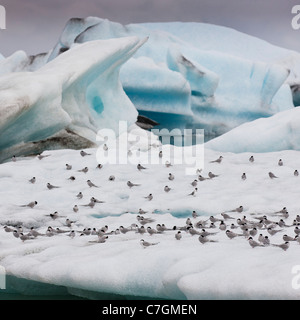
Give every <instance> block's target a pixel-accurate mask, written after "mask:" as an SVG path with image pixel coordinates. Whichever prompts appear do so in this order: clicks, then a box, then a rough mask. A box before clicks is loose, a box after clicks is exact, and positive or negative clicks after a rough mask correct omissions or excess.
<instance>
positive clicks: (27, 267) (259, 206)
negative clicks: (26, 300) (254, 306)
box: [0, 146, 300, 299]
mask: <svg viewBox="0 0 300 320" xmlns="http://www.w3.org/2000/svg"><path fill="white" fill-rule="evenodd" d="M161 148H162V150H163V154H164V156H163V158H162V159H161V162H162V163H161V164H152V165H151V164H144V163H145V161H146V159H147V156H148V155H147V153H142V156H141V159H143V157H144V159H145V160H144V163H143V162H142V164H144V166H145V167H146V168H147V169H145V170H142V171H139V170H137V168H136V164H127V165H109V164H104V165H103V168H102V169H98V168H96V166H97V164H98V162H97V161H96V152H97V149H88V150H85V151H87V152H88V153H91V154H92V155H90V156H85V157H82V156H81V155H80V153H79V151H75V150H58V151H53V150H52V151H46V152H44V155H50V156H49V157H46V158H44V159H42V160H39V159H38V158H37V157H31V158H17V161H16V162H9V163H5V164H2V165H1V166H0V183H1V186H2V188H1V191H0V193H1V196H0V199H1V201H0V212H1V214H0V223H1V226H2V227H1V229H0V247H1V251H0V264H1V265H2V266H4V267H5V269H6V272H7V273H8V274H9V275H14V276H17V277H20V278H25V279H30V280H35V281H38V282H43V283H49V284H56V285H60V286H65V287H67V288H70V289H69V290H70V292H72V293H77V294H80V295H83V296H88V297H90V296H91V292H101V293H103V292H106V293H114V294H120V295H122V296H143V297H150V298H167V299H215V298H225V299H227V298H240V299H243V298H244V299H249V298H250V299H251V298H253V299H264V298H274V299H299V297H300V296H299V294H300V293H299V290H298V291H297V290H295V289H293V287H292V280H293V277H294V276H295V275H293V274H292V273H291V270H292V268H293V266H295V265H298V264H299V258H298V256H299V255H298V252H299V250H300V246H299V243H298V242H297V241H291V242H290V248H289V249H288V250H287V251H283V250H282V249H280V248H278V247H273V246H266V247H257V248H254V249H253V248H251V247H250V245H249V243H248V240H247V238H248V237H244V236H239V237H237V238H234V239H232V240H231V239H229V238H228V237H227V236H226V234H225V231H220V230H219V222H215V226H216V228H209V225H210V221H208V224H207V226H206V228H205V229H206V231H209V232H216V235H213V236H209V237H208V239H210V240H216V241H218V242H212V243H206V244H204V245H203V244H201V243H200V242H199V241H198V235H194V236H192V235H191V234H189V232H186V231H184V230H182V231H181V233H182V239H181V240H179V241H178V240H176V239H175V234H176V233H177V231H178V229H177V230H172V229H173V227H174V226H177V228H179V227H184V226H186V220H187V218H188V217H189V218H190V219H191V222H192V223H193V224H194V226H195V227H194V229H195V230H197V231H198V232H200V231H201V228H196V223H197V222H198V221H200V220H207V219H209V217H210V216H214V217H215V218H219V219H223V217H222V216H221V215H220V214H221V213H222V212H227V213H228V214H229V215H231V216H232V217H233V218H234V220H225V223H226V225H227V229H230V224H231V223H234V224H235V225H237V219H238V218H241V219H242V218H243V216H244V215H245V216H246V217H247V219H248V220H250V221H252V222H253V221H255V222H258V221H259V220H256V218H257V217H259V216H263V215H267V217H268V218H269V219H270V220H272V221H279V219H281V218H282V217H281V216H280V214H274V212H276V211H279V210H281V209H282V208H283V207H287V210H288V212H289V217H288V218H287V219H285V218H283V219H284V221H285V222H286V224H287V225H291V224H292V222H293V219H295V218H296V215H297V214H298V213H299V201H298V199H299V184H300V180H299V179H300V177H296V176H294V170H295V169H297V168H298V165H299V163H300V153H299V151H282V152H270V153H255V154H253V155H254V159H255V161H254V162H253V163H251V162H249V157H250V156H251V155H252V154H251V153H241V154H233V153H229V152H223V153H222V154H220V153H218V152H215V151H211V150H209V149H205V159H204V160H205V161H204V163H205V165H204V168H203V170H202V172H201V175H202V176H204V177H208V172H210V171H211V172H213V173H214V174H217V175H219V176H218V177H216V178H213V179H207V180H205V181H198V186H197V187H198V192H197V195H196V196H195V197H193V196H189V195H188V194H189V193H191V192H192V191H193V190H194V187H193V186H191V182H192V181H193V180H194V179H197V178H198V175H197V174H195V175H194V176H188V175H186V174H185V165H173V166H171V167H169V168H167V167H166V166H165V161H167V160H170V161H171V163H174V159H169V158H166V156H165V152H164V150H165V148H167V146H162V147H161ZM159 150H160V147H156V148H154V147H153V148H152V149H151V150H150V151H149V152H151V153H152V156H153V157H157V158H158V152H159ZM220 155H222V156H223V161H222V162H221V163H220V164H219V163H210V161H212V160H215V159H217V158H218V157H219V156H220ZM133 157H134V155H133ZM280 158H281V159H282V160H283V163H284V165H283V166H278V160H279V159H280ZM66 163H68V164H71V165H72V169H71V170H66V167H65V164H66ZM84 167H88V168H89V171H88V172H87V173H86V174H85V173H82V172H78V170H80V169H82V168H84ZM298 169H299V168H298ZM269 171H272V172H273V173H274V174H275V175H277V176H278V177H279V178H278V179H270V178H269V176H268V172H269ZM170 172H171V173H172V174H174V176H175V179H174V180H173V181H169V180H168V174H169V173H170ZM244 172H245V173H246V175H247V179H246V180H245V181H244V180H242V179H241V175H242V173H244ZM111 175H114V176H115V180H114V181H109V180H108V178H109V177H110V176H111ZM33 176H35V177H36V183H35V184H31V183H30V182H29V181H28V180H29V179H31V178H32V177H33ZM70 176H75V178H76V180H75V181H71V180H68V178H69V177H70ZM88 179H90V180H91V181H92V182H93V183H94V184H95V185H97V186H99V188H95V187H92V188H90V187H89V186H88V185H87V183H86V181H87V180H88ZM128 180H130V181H131V182H133V183H136V184H140V186H136V187H133V188H129V187H128V186H127V181H128ZM48 182H50V183H51V184H53V185H56V186H59V187H60V188H58V189H53V190H48V188H47V187H46V184H47V183H48ZM165 185H168V186H169V187H170V188H171V191H170V192H168V193H166V192H164V190H163V189H164V186H165ZM80 191H81V192H82V193H83V198H82V199H81V200H78V199H77V198H76V195H77V194H78V192H80ZM149 193H152V194H153V197H154V198H153V200H152V201H148V200H147V199H145V197H146V196H147V195H148V194H149ZM91 197H95V198H97V199H98V200H100V201H104V202H105V203H101V204H96V205H95V207H94V208H90V207H85V206H82V205H86V204H88V203H89V202H90V198H91ZM31 201H37V202H38V204H37V205H36V206H35V207H34V208H22V207H20V205H24V204H28V203H29V202H31ZM75 204H77V205H78V207H79V211H78V212H77V213H75V212H73V210H72V208H73V206H74V205H75ZM241 205H242V206H243V207H244V210H243V212H242V213H238V212H230V211H231V210H233V209H235V208H238V207H239V206H241ZM140 208H142V209H143V210H145V211H147V213H146V214H144V216H145V217H147V218H151V219H153V220H154V221H153V222H150V223H148V224H146V225H145V227H146V228H147V227H148V226H151V227H152V228H154V229H155V228H156V225H157V224H158V223H159V224H165V226H166V227H167V228H168V229H171V230H167V231H164V232H163V233H157V234H154V235H150V234H148V233H147V232H146V233H145V234H143V235H141V234H138V233H137V232H136V229H135V227H134V228H133V231H129V232H127V233H126V234H122V233H121V234H113V231H115V230H116V229H118V228H120V226H124V227H126V228H128V227H129V228H130V227H132V226H133V225H134V224H137V225H138V226H141V224H140V222H138V220H137V216H138V215H139V213H138V211H139V209H140ZM193 210H195V211H196V212H197V214H198V215H199V216H198V217H197V218H192V211H193ZM55 211H57V212H58V218H57V219H55V220H53V219H52V218H51V217H50V214H51V213H54V212H55ZM66 218H69V219H70V220H72V221H74V223H73V224H72V227H71V228H69V227H67V226H66V224H65V220H66ZM223 220H224V219H223ZM4 225H7V226H10V227H11V228H12V229H16V228H17V227H19V226H22V227H23V233H24V234H27V233H28V232H29V230H30V228H31V227H34V228H35V229H36V230H37V231H38V232H40V233H42V234H45V233H46V230H47V228H48V226H51V227H52V228H57V227H58V228H60V229H61V230H65V231H67V233H63V234H56V235H54V236H52V237H48V236H38V237H37V238H35V239H30V240H26V241H24V242H22V241H21V240H20V239H18V238H15V237H14V236H13V234H12V233H11V232H5V230H4V228H3V227H4ZM105 225H107V226H108V230H107V233H108V239H107V240H106V242H105V243H92V242H90V241H95V240H96V239H97V236H96V235H84V236H80V232H82V231H83V230H84V228H96V229H97V230H98V229H100V228H102V227H104V226H105ZM268 226H270V225H268ZM279 229H281V228H280V227H278V226H276V227H275V228H274V230H279ZM282 229H283V230H282V232H279V233H278V234H276V235H274V236H270V235H269V234H268V232H267V230H266V228H265V227H263V228H262V229H261V230H260V229H259V230H258V234H259V233H262V234H263V235H264V236H265V235H268V236H269V239H270V240H271V243H272V244H281V243H283V242H284V241H283V239H282V236H283V235H284V234H285V233H286V234H288V235H289V236H292V237H295V233H294V226H291V227H284V228H282ZM71 230H76V235H75V237H74V238H73V239H72V238H70V237H69V236H68V234H69V232H70V231H71ZM77 231H79V232H77ZM233 231H234V232H236V233H239V234H240V233H241V232H242V231H241V229H240V228H238V229H235V230H233ZM111 232H112V233H111ZM258 234H257V236H255V237H253V238H254V239H255V240H256V241H257V238H258ZM141 239H144V240H146V241H148V242H151V243H158V244H157V245H155V246H151V247H148V248H146V249H143V248H142V247H141V245H140V240H141ZM20 290H21V289H20ZM23 290H24V289H23Z"/></svg>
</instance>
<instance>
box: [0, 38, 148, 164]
mask: <svg viewBox="0 0 300 320" xmlns="http://www.w3.org/2000/svg"><path fill="white" fill-rule="evenodd" d="M146 40H147V39H146V38H144V39H143V40H141V39H140V38H138V37H126V38H121V39H110V40H98V41H92V42H89V43H85V44H81V45H74V47H73V48H72V50H70V51H69V52H65V53H64V54H62V55H60V56H59V57H57V58H56V59H54V60H52V61H50V62H48V63H47V64H45V65H44V66H42V67H40V68H39V69H38V70H36V71H34V72H28V71H27V72H24V71H23V72H11V73H8V74H6V75H3V76H2V77H0V136H1V139H0V161H3V160H5V159H8V158H10V157H11V156H12V155H16V156H17V155H20V154H22V155H25V154H30V153H39V152H42V151H43V150H44V149H45V148H47V147H48V148H49V147H50V146H51V148H66V147H68V148H83V147H91V146H94V145H95V143H96V134H97V132H98V130H99V129H101V128H108V129H115V130H116V129H117V128H118V123H119V120H120V119H121V120H124V121H127V122H128V125H129V126H130V125H133V124H134V123H135V121H136V120H137V115H138V113H137V111H136V109H135V107H134V105H133V104H132V102H131V101H130V100H129V98H128V97H127V95H126V94H125V93H124V91H123V88H122V85H121V83H120V80H119V69H120V66H121V65H122V64H123V63H124V62H125V61H126V60H128V59H129V58H130V57H131V56H132V55H133V54H134V52H135V51H136V50H137V49H138V48H139V47H140V46H141V45H143V44H144V43H145V41H146ZM13 57H14V58H15V59H19V60H22V59H23V58H24V55H23V54H22V53H21V52H20V53H16V54H15V55H14V56H13ZM13 57H11V58H13ZM23 60H24V59H23ZM2 61H3V60H2ZM4 61H5V60H4ZM116 131H117V130H116Z"/></svg>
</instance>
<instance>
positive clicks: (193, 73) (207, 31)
mask: <svg viewBox="0 0 300 320" xmlns="http://www.w3.org/2000/svg"><path fill="white" fill-rule="evenodd" d="M84 24H86V29H84V27H83V25H84ZM76 30H78V35H77V36H75V34H74V32H75V31H76ZM128 35H131V36H132V35H136V36H139V37H145V36H149V41H148V42H147V43H146V44H145V45H144V46H143V47H142V48H140V50H138V51H137V52H136V54H135V55H134V56H133V57H132V59H130V60H129V61H128V62H127V63H125V64H124V67H123V68H122V69H121V73H120V78H121V81H122V84H123V87H124V90H125V92H126V93H127V95H128V96H129V97H130V99H131V100H132V101H133V102H134V104H135V106H136V108H137V109H138V111H139V112H140V114H143V115H146V116H149V117H150V118H152V119H154V120H156V121H158V122H159V123H161V125H162V126H164V127H166V128H169V127H170V122H171V123H173V125H177V126H178V127H180V128H203V129H205V130H206V134H209V135H212V136H217V135H221V134H223V133H225V132H227V131H229V130H231V129H232V128H235V127H237V126H239V125H240V124H242V123H245V122H247V121H252V120H255V119H258V118H260V117H269V116H272V115H273V114H275V113H277V112H280V111H283V110H288V109H291V108H293V107H294V104H293V92H292V91H291V89H290V86H292V85H294V86H295V85H296V84H299V79H300V77H299V75H300V55H299V54H298V53H296V52H293V51H289V50H286V49H283V48H279V47H276V46H273V45H271V44H269V43H267V42H265V41H263V40H260V39H257V38H255V37H251V36H248V35H245V34H242V33H240V32H237V31H235V30H232V29H229V28H225V27H219V26H214V25H209V24H203V23H177V22H174V23H147V24H129V25H126V26H124V25H122V24H119V23H116V22H111V21H108V20H104V19H100V18H89V20H88V21H87V22H86V21H85V20H76V21H73V20H72V21H70V22H69V23H68V24H67V25H66V28H65V30H64V31H63V33H62V35H61V37H60V40H59V42H58V44H57V45H56V47H55V48H54V50H53V53H52V58H54V57H55V55H54V53H58V52H59V51H60V50H61V49H63V47H64V45H62V43H68V45H67V46H70V43H72V41H74V42H75V43H85V42H88V41H93V40H95V39H107V38H118V37H124V36H128ZM176 86H177V90H174V88H176ZM178 95H179V96H178ZM170 120H171V121H170Z"/></svg>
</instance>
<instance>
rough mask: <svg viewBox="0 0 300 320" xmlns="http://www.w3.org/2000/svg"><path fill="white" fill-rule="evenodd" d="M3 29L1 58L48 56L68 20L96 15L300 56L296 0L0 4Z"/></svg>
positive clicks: (12, 0) (3, 0)
mask: <svg viewBox="0 0 300 320" xmlns="http://www.w3.org/2000/svg"><path fill="white" fill-rule="evenodd" d="M0 4H1V5H3V6H4V7H5V8H6V19H7V22H6V27H7V29H6V30H0V53H2V54H3V55H5V56H7V55H9V54H11V53H13V52H14V51H16V50H19V49H22V50H25V51H26V52H27V53H28V54H36V53H40V52H45V51H49V50H50V49H51V48H52V47H53V46H54V45H55V43H56V41H57V39H58V38H59V35H60V33H61V31H62V30H63V28H64V26H65V24H66V22H67V20H68V19H70V18H72V17H82V18H83V17H87V16H97V17H100V18H106V19H109V20H112V21H117V22H120V23H123V24H127V23H138V22H164V21H193V22H208V23H213V24H218V25H223V26H227V27H232V28H234V29H237V30H239V31H242V32H245V33H248V34H251V35H254V36H258V37H260V38H262V39H265V40H267V41H269V42H271V43H273V44H276V45H280V46H283V47H286V48H289V49H293V50H297V51H300V41H299V40H300V30H293V29H292V27H291V20H292V17H293V15H292V13H291V10H292V7H293V6H294V5H296V4H299V5H300V0H0Z"/></svg>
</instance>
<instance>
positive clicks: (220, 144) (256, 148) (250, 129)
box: [206, 108, 300, 153]
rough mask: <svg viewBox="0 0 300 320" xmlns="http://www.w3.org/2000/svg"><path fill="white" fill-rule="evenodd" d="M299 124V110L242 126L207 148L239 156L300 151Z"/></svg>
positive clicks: (213, 141)
mask: <svg viewBox="0 0 300 320" xmlns="http://www.w3.org/2000/svg"><path fill="white" fill-rule="evenodd" d="M299 123H300V108H293V109H291V110H287V111H282V112H279V113H277V114H275V115H274V116H272V117H269V118H261V119H257V120H254V121H250V122H247V123H245V124H242V125H240V126H239V127H237V128H234V129H232V130H231V131H229V132H227V133H225V134H223V135H222V136H220V137H217V138H215V139H213V140H211V141H209V142H207V144H206V146H207V147H208V148H211V149H213V150H218V151H229V152H236V153H239V152H270V151H283V150H300V139H299V137H300V129H299Z"/></svg>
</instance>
